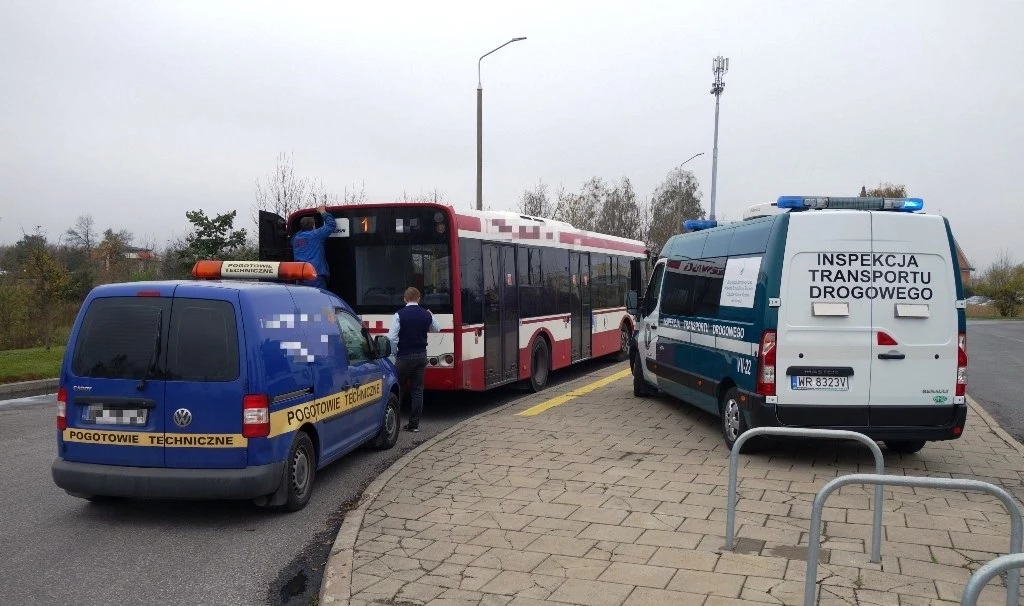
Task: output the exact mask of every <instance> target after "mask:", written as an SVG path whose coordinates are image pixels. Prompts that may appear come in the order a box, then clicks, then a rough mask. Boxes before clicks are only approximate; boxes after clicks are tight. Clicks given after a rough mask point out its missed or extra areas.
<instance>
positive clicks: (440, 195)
mask: <svg viewBox="0 0 1024 606" xmlns="http://www.w3.org/2000/svg"><path fill="white" fill-rule="evenodd" d="M400 201H401V202H411V203H419V204H422V203H427V204H444V205H446V206H451V203H449V202H448V194H447V193H445V192H444V191H442V190H440V189H438V188H436V187H435V188H434V189H433V190H431V191H428V192H422V191H421V192H420V193H419V194H417V195H415V196H410V195H409V193H408V192H406V191H402V197H401V199H400Z"/></svg>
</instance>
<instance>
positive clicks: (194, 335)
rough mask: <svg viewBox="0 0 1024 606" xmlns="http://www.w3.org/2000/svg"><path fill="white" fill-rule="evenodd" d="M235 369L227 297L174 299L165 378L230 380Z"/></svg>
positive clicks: (232, 317) (235, 350) (234, 336)
mask: <svg viewBox="0 0 1024 606" xmlns="http://www.w3.org/2000/svg"><path fill="white" fill-rule="evenodd" d="M238 373H239V369H238V331H237V329H236V326H235V307H234V306H233V305H232V304H231V303H229V302H227V301H211V300H207V299H174V307H173V309H172V311H171V328H170V335H169V338H168V344H167V377H166V378H167V380H168V381H234V380H235V379H237V378H238Z"/></svg>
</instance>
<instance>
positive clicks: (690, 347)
mask: <svg viewBox="0 0 1024 606" xmlns="http://www.w3.org/2000/svg"><path fill="white" fill-rule="evenodd" d="M922 208H923V202H922V201H921V200H920V199H919V198H901V199H888V198H884V199H883V198H834V197H831V198H830V197H803V196H783V197H780V198H779V199H778V202H777V203H776V204H774V205H772V208H771V209H770V211H769V212H767V213H765V212H758V213H754V214H755V215H757V214H762V215H764V214H766V215H767V216H760V217H757V218H751V219H749V220H744V221H741V222H737V223H732V224H726V225H717V224H716V223H715V222H714V221H688V222H687V223H686V225H685V229H686V230H687V232H686V233H682V234H679V235H676V236H673V237H672V238H671V239H669V241H668V242H667V243H666V245H665V248H664V250H663V251H662V254H661V257H660V258H659V259H658V260H657V262H656V265H655V267H654V270H653V272H652V273H651V278H650V281H649V283H648V286H647V289H646V292H645V293H642V294H640V296H638V293H636V292H631V293H630V294H629V296H628V297H627V299H628V301H627V302H628V304H629V306H630V307H631V311H632V312H633V313H634V314H635V315H636V316H637V318H638V321H637V323H636V326H637V330H636V332H635V336H634V339H633V344H632V351H631V360H632V368H633V376H634V392H635V394H636V395H637V396H645V395H649V394H651V393H653V392H655V391H662V392H665V393H667V394H669V395H672V396H674V397H676V398H679V399H681V400H684V401H686V402H689V403H691V404H693V405H695V406H697V407H698V408H701V409H704V410H706V411H708V412H710V413H711V414H714V415H718V416H720V417H721V419H722V429H723V433H724V435H725V441H726V444H727V445H728V446H729V447H730V448H731V447H732V445H733V443H734V442H735V441H736V438H737V437H739V435H740V434H742V433H743V432H744V431H746V430H747V429H748V428H752V427H772V426H785V427H820V428H833V429H848V430H853V431H858V432H861V433H864V434H866V435H868V436H870V437H872V438H874V439H877V440H881V441H884V442H885V444H886V445H887V447H888V448H889V449H890V450H894V451H897V452H904V453H911V452H917V451H918V450H920V449H921V448H922V447H923V446H924V444H925V442H927V441H933V440H954V439H956V438H958V437H960V435H961V433H962V432H963V428H964V422H965V419H966V416H967V405H966V397H965V396H966V389H967V339H966V332H965V331H966V319H965V316H964V309H965V307H966V306H965V302H964V297H963V289H962V286H961V283H960V268H959V266H958V263H957V256H956V254H955V253H954V246H955V245H954V243H953V236H952V233H951V231H950V228H949V222H948V221H947V220H946V219H945V218H943V217H941V216H937V215H927V214H924V213H921V212H918V211H920V210H922Z"/></svg>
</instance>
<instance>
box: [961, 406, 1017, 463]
mask: <svg viewBox="0 0 1024 606" xmlns="http://www.w3.org/2000/svg"><path fill="white" fill-rule="evenodd" d="M967 405H968V406H970V407H971V410H973V411H974V412H975V413H976V414H977V415H978V416H979V417H981V420H982V421H984V422H985V424H986V425H988V428H989V429H991V430H992V432H993V433H995V434H996V435H997V436H999V437H1000V438H1002V439H1003V441H1004V442H1006V443H1007V444H1009V445H1010V447H1012V448H1013V449H1014V450H1016V451H1017V453H1018V454H1020V455H1021V456H1024V444H1021V443H1020V442H1018V441H1017V440H1016V439H1014V437H1013V436H1011V435H1010V434H1008V433H1006V430H1005V429H1003V427H1002V426H1001V425H1000V424H999V422H998V421H996V420H995V419H993V418H992V415H990V414H988V412H986V411H985V409H984V408H982V407H981V404H978V402H977V401H975V400H974V398H972V397H970V396H967Z"/></svg>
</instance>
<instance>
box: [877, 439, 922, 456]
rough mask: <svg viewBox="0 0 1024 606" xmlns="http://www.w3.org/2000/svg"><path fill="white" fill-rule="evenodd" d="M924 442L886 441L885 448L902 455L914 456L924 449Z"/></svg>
mask: <svg viewBox="0 0 1024 606" xmlns="http://www.w3.org/2000/svg"><path fill="white" fill-rule="evenodd" d="M924 445H925V441H924V440H886V441H885V447H886V448H888V449H889V450H891V451H893V452H898V453H901V454H914V453H915V452H918V451H920V450H921V449H922V448H924Z"/></svg>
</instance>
